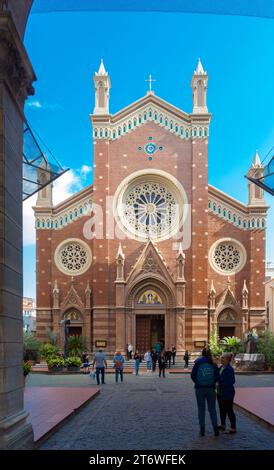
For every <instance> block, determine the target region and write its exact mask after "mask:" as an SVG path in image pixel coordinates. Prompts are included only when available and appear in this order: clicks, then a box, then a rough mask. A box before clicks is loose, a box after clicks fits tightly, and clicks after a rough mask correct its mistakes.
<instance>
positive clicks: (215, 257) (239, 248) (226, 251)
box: [209, 239, 246, 275]
mask: <svg viewBox="0 0 274 470" xmlns="http://www.w3.org/2000/svg"><path fill="white" fill-rule="evenodd" d="M209 260H210V263H211V265H212V267H213V269H214V270H215V271H217V272H219V273H221V274H228V275H229V274H235V273H237V272H239V271H240V270H241V269H242V268H243V266H244V264H245V262H246V251H245V248H244V246H243V245H242V244H241V243H240V242H238V241H237V240H232V239H223V240H222V241H220V240H219V241H217V242H215V243H214V244H213V246H212V247H211V249H210V256H209Z"/></svg>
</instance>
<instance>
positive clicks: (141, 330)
mask: <svg viewBox="0 0 274 470" xmlns="http://www.w3.org/2000/svg"><path fill="white" fill-rule="evenodd" d="M150 343H151V319H150V317H149V316H144V315H136V350H138V351H139V352H140V353H141V354H144V353H145V352H146V351H147V350H149V349H150V348H151V344H150Z"/></svg>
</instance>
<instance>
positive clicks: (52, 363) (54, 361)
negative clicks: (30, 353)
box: [47, 356, 65, 372]
mask: <svg viewBox="0 0 274 470" xmlns="http://www.w3.org/2000/svg"><path fill="white" fill-rule="evenodd" d="M47 365H48V369H49V371H50V372H62V370H63V367H64V365H65V361H64V359H63V358H62V357H61V356H50V357H48V358H47Z"/></svg>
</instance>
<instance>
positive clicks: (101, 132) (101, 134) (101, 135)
mask: <svg viewBox="0 0 274 470" xmlns="http://www.w3.org/2000/svg"><path fill="white" fill-rule="evenodd" d="M100 137H103V131H102V129H100Z"/></svg>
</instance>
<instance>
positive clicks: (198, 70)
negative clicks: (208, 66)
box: [194, 57, 206, 75]
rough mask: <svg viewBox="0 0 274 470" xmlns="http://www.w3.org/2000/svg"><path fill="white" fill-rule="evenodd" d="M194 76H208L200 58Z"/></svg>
mask: <svg viewBox="0 0 274 470" xmlns="http://www.w3.org/2000/svg"><path fill="white" fill-rule="evenodd" d="M194 74H195V75H206V72H205V71H204V67H203V65H202V62H201V59H200V57H199V60H198V65H197V68H196V70H195V72H194Z"/></svg>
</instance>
